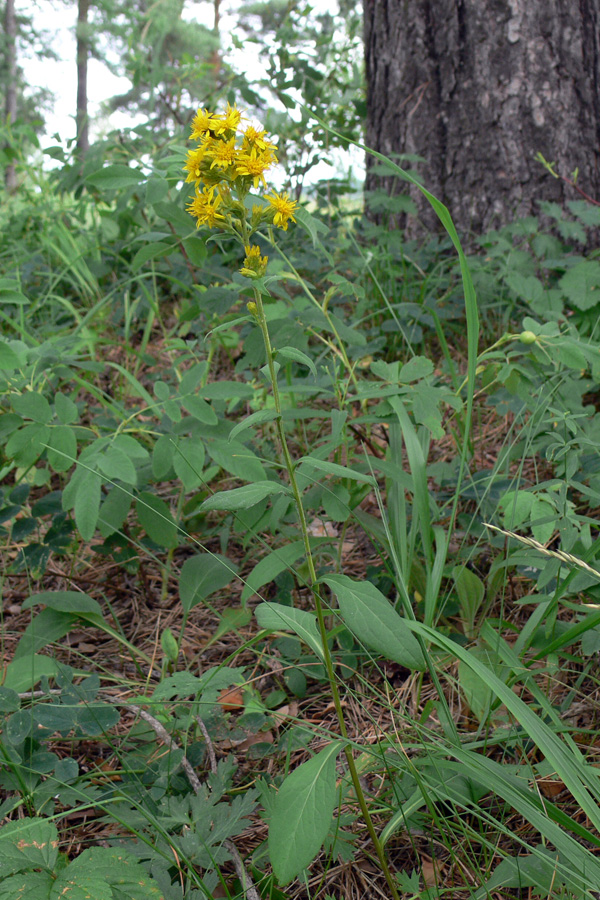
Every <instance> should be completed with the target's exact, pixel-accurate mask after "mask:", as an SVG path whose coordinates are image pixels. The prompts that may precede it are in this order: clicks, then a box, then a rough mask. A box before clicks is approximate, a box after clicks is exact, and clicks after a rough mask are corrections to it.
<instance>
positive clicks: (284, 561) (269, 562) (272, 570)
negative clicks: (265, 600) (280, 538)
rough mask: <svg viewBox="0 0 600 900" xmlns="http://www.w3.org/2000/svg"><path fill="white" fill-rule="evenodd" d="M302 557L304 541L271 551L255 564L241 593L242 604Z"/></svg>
mask: <svg viewBox="0 0 600 900" xmlns="http://www.w3.org/2000/svg"><path fill="white" fill-rule="evenodd" d="M303 556H304V541H291V542H290V543H289V544H284V546H283V547H278V548H277V550H271V552H270V553H267V555H266V556H264V557H263V558H262V559H261V560H260V561H259V562H257V563H256V565H255V566H254V568H253V569H252V571H251V572H250V574H249V575H248V578H247V579H246V583H245V585H244V589H243V591H242V603H245V602H246V601H247V600H248V599H249V598H250V597H251V596H252V594H257V593H258V591H259V590H260V588H261V587H262V586H263V585H264V584H268V583H269V582H270V581H273V580H274V579H275V578H277V576H278V575H280V574H281V572H285V570H286V569H289V568H290V567H291V566H293V565H294V563H295V562H297V561H298V560H299V559H301V557H303Z"/></svg>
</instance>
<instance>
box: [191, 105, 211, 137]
mask: <svg viewBox="0 0 600 900" xmlns="http://www.w3.org/2000/svg"><path fill="white" fill-rule="evenodd" d="M214 121H215V115H214V113H209V111H208V110H207V109H199V110H198V112H197V113H196V115H195V116H194V118H193V119H192V134H191V136H190V140H192V141H197V140H199V139H200V138H201V137H203V136H204V135H205V134H206V132H207V131H211V130H212V128H213V125H214Z"/></svg>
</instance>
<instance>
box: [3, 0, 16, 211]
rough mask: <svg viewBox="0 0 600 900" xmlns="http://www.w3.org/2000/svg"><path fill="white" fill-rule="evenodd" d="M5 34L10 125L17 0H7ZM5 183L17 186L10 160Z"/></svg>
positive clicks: (13, 104) (10, 190)
mask: <svg viewBox="0 0 600 900" xmlns="http://www.w3.org/2000/svg"><path fill="white" fill-rule="evenodd" d="M4 34H5V41H6V96H5V108H4V111H5V113H6V120H7V124H8V127H9V128H10V126H11V125H14V123H15V119H16V118H17V20H16V18H15V0H6V7H5V10H4ZM4 184H5V186H6V190H7V191H8V193H10V194H12V193H13V192H14V191H15V190H16V188H17V171H16V169H15V164H14V163H13V162H9V163H7V165H6V168H5V169H4Z"/></svg>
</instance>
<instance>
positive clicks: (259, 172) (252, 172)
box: [235, 149, 277, 189]
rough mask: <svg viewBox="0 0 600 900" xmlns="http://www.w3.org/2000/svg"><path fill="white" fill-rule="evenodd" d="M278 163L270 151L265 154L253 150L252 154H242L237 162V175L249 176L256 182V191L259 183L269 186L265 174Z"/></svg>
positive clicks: (264, 152)
mask: <svg viewBox="0 0 600 900" xmlns="http://www.w3.org/2000/svg"><path fill="white" fill-rule="evenodd" d="M276 162H277V158H276V157H275V155H274V154H273V153H272V152H271V151H270V150H265V151H263V152H261V151H258V152H257V151H256V150H255V149H252V150H251V151H250V153H241V154H240V155H239V156H238V158H237V161H236V166H235V172H236V175H248V176H249V177H250V178H252V179H253V181H254V187H255V189H256V188H257V187H258V183H259V181H262V183H263V184H264V186H265V187H266V186H267V182H266V181H265V174H264V173H265V172H266V171H267V169H269V168H270V167H271V166H272V165H273V163H276Z"/></svg>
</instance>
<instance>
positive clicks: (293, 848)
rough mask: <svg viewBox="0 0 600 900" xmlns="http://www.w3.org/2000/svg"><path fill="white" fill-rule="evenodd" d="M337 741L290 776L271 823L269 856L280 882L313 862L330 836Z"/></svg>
mask: <svg viewBox="0 0 600 900" xmlns="http://www.w3.org/2000/svg"><path fill="white" fill-rule="evenodd" d="M341 749H342V743H341V742H340V741H334V742H333V743H331V744H329V745H328V746H327V747H325V749H324V750H321V752H320V753H317V755H316V756H313V758H312V759H309V760H308V762H305V763H303V764H302V765H301V766H298V768H297V769H294V771H293V772H292V773H291V775H288V777H287V778H286V779H285V781H284V782H283V784H282V785H281V787H280V788H279V792H278V794H277V797H276V798H275V802H274V806H273V814H272V815H271V821H270V822H269V856H270V858H271V863H272V865H273V871H274V872H275V877H276V878H277V880H278V882H279V883H280V884H282V885H285V884H289V882H290V881H292V879H293V878H295V877H296V875H298V873H299V872H301V871H302V869H305V868H306V866H308V865H310V863H311V862H312V861H313V859H314V858H315V856H316V855H317V853H318V852H319V850H320V849H321V847H322V845H323V841H324V840H325V838H326V837H327V833H328V831H329V827H330V825H331V820H332V818H333V811H334V809H335V806H336V800H337V787H336V774H335V761H336V758H337V756H338V754H339V752H340V750H341Z"/></svg>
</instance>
